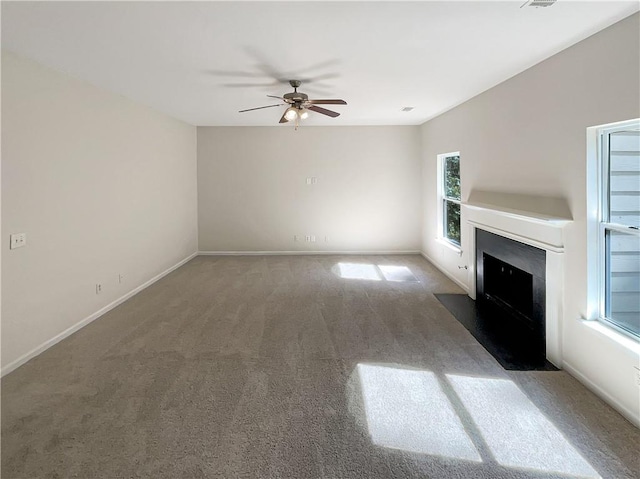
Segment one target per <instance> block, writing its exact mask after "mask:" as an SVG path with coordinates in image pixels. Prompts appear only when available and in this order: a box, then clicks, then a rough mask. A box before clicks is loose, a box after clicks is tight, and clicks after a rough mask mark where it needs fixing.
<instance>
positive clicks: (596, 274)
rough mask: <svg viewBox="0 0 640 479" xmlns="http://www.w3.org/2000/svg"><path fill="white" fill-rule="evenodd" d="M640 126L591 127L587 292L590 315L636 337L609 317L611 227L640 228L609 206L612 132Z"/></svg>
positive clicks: (628, 122)
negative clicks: (614, 216) (620, 219)
mask: <svg viewBox="0 0 640 479" xmlns="http://www.w3.org/2000/svg"><path fill="white" fill-rule="evenodd" d="M635 129H639V130H640V119H633V120H626V121H620V122H616V123H610V124H607V125H601V126H597V127H591V128H588V129H587V175H586V179H587V215H588V217H587V224H588V229H587V252H588V262H587V264H588V269H587V278H588V280H587V283H588V284H587V295H588V310H587V315H586V316H587V317H586V319H592V320H598V321H599V322H601V323H602V324H604V325H606V326H608V327H611V328H613V329H614V330H616V331H618V332H620V333H622V334H624V335H626V336H629V337H631V338H633V339H635V340H636V341H638V340H640V334H637V333H634V332H633V331H630V330H629V329H627V328H625V327H623V326H620V325H619V324H618V323H617V322H616V321H615V320H614V319H612V318H610V317H607V314H606V313H607V304H609V303H610V301H607V298H608V296H609V295H610V294H611V291H610V288H608V281H607V280H608V276H609V275H608V268H609V263H608V262H607V258H608V256H609V255H608V251H607V250H608V244H607V241H606V235H607V231H617V232H621V233H625V234H631V235H634V236H637V237H638V238H640V230H638V229H635V228H631V227H629V226H627V225H622V224H619V223H612V222H611V221H610V208H609V196H610V194H609V192H610V190H609V183H610V174H609V173H610V172H609V164H610V156H611V155H610V154H609V135H611V134H612V133H616V132H620V131H629V130H635Z"/></svg>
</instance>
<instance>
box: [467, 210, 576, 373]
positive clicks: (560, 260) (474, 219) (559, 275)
mask: <svg viewBox="0 0 640 479" xmlns="http://www.w3.org/2000/svg"><path fill="white" fill-rule="evenodd" d="M462 208H463V214H462V217H463V218H464V220H465V224H466V225H467V231H466V233H467V235H466V237H467V238H468V241H469V242H468V262H469V277H468V284H469V296H470V297H471V298H472V299H474V300H475V299H476V244H475V243H476V235H475V229H476V228H478V229H482V230H485V231H489V232H490V233H495V234H497V235H500V236H504V237H506V238H510V239H513V240H515V241H519V242H521V243H524V244H528V245H531V246H534V247H536V248H540V249H543V250H545V251H546V278H545V292H546V301H545V302H546V304H545V310H546V318H545V333H546V351H547V359H548V360H549V361H550V362H551V363H553V364H554V365H555V366H557V367H559V368H561V367H562V320H563V297H564V232H563V228H564V226H565V225H567V224H568V223H570V222H571V221H572V220H571V218H569V217H567V215H562V216H554V215H550V214H545V213H540V212H539V211H527V210H523V209H517V208H511V207H508V206H497V205H491V204H485V203H480V202H467V203H463V204H462Z"/></svg>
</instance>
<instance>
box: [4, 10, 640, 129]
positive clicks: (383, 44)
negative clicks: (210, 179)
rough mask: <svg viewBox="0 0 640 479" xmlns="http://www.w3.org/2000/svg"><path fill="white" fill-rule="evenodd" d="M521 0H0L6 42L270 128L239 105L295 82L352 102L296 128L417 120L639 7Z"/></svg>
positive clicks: (68, 67) (228, 121) (185, 114)
mask: <svg viewBox="0 0 640 479" xmlns="http://www.w3.org/2000/svg"><path fill="white" fill-rule="evenodd" d="M523 2H524V0H507V1H500V2H485V1H475V2H458V1H441V2H435V1H430V2H406V3H405V2H365V1H360V2H331V3H328V2H189V3H187V2H184V3H181V2H135V3H134V2H100V3H97V2H96V3H94V2H42V3H35V2H34V3H32V2H4V1H3V2H2V47H3V48H6V49H8V50H10V51H13V52H15V53H18V54H21V55H24V56H26V57H30V58H32V59H34V60H36V61H38V62H40V63H43V64H45V65H49V66H51V67H53V68H55V69H58V70H61V71H63V72H67V73H69V74H71V75H73V76H76V77H79V78H82V79H85V80H87V81H89V82H91V83H93V84H95V85H99V86H101V87H104V88H106V89H109V90H111V91H114V92H117V93H120V94H122V95H124V96H126V97H129V98H131V99H133V100H136V101H138V102H141V103H143V104H146V105H149V106H151V107H153V108H155V109H157V110H159V111H162V112H165V113H167V114H169V115H171V116H173V117H176V118H179V119H181V120H184V121H186V122H188V123H191V124H194V125H275V124H277V121H278V120H279V118H280V115H281V111H282V110H281V109H280V108H267V109H264V110H258V111H253V112H248V113H238V110H240V109H245V108H251V107H258V106H263V105H269V104H273V103H277V101H278V100H272V99H269V98H267V97H266V95H267V94H272V95H282V94H284V93H286V92H288V91H291V88H290V87H289V85H287V84H284V83H281V82H280V81H279V80H283V79H292V78H295V79H302V80H305V79H309V80H311V81H309V82H306V83H304V84H303V86H302V87H301V88H300V90H301V91H302V92H305V93H307V94H309V96H310V97H311V98H343V99H345V100H346V101H347V102H348V105H347V106H336V107H329V108H332V109H334V110H336V111H339V112H340V113H342V115H341V116H340V117H339V118H335V119H331V118H327V117H323V116H321V115H318V114H312V118H310V119H309V120H306V122H305V123H308V124H311V125H314V124H315V125H415V124H420V123H422V122H424V121H425V120H427V119H429V118H432V117H434V116H436V115H438V114H440V113H442V112H444V111H446V110H448V109H450V108H452V107H453V106H455V105H458V104H460V103H462V102H464V101H465V100H468V99H469V98H471V97H473V96H475V95H477V94H478V93H480V92H482V91H484V90H486V89H488V88H490V87H492V86H494V85H496V84H498V83H500V82H502V81H504V80H506V79H507V78H509V77H511V76H513V75H515V74H517V73H519V72H521V71H523V70H525V69H527V68H528V67H530V66H532V65H534V64H536V63H538V62H540V61H541V60H543V59H545V58H547V57H549V56H551V55H553V54H554V53H557V52H559V51H561V50H563V49H564V48H566V47H568V46H570V45H572V44H574V43H576V42H578V41H580V40H582V39H584V38H586V37H588V36H589V35H591V34H593V33H595V32H597V31H599V30H601V29H603V28H605V27H607V26H609V25H611V24H613V23H615V22H616V21H618V20H621V19H622V18H624V17H626V16H628V15H630V14H632V13H633V12H635V11H637V10H638V2H637V1H625V2H617V1H588V2H576V1H571V0H558V2H557V3H556V4H555V5H553V6H551V7H547V8H532V7H524V8H520V6H521V5H522V3H523ZM596 60H597V59H594V61H596ZM405 106H413V107H415V110H413V111H412V112H410V113H403V112H401V111H400V109H401V108H402V107H405Z"/></svg>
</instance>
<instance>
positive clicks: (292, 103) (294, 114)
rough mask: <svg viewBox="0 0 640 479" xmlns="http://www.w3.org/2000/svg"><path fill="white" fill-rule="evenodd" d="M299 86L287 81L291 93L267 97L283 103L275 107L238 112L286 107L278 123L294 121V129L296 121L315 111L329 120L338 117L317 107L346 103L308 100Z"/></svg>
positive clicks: (341, 101)
mask: <svg viewBox="0 0 640 479" xmlns="http://www.w3.org/2000/svg"><path fill="white" fill-rule="evenodd" d="M300 84H301V81H300V80H289V85H291V86H292V87H293V92H292V93H285V94H284V96H274V95H267V96H268V97H269V98H277V99H278V100H282V101H283V102H284V103H280V104H277V105H267V106H259V107H257V108H249V109H247V110H240V112H239V113H244V112H245V111H253V110H262V109H263V108H273V107H275V106H283V105H288V107H287V109H286V110H285V111H284V113H283V114H282V117H281V118H280V123H287V122H289V121H293V120H295V122H296V127H297V126H298V120H304V119H305V118H307V117H308V116H309V111H315V112H316V113H320V114H322V115H327V116H330V117H331V118H335V117H337V116H340V113H338V112H335V111H331V110H327V109H326V108H322V107H320V106H318V105H346V104H347V102H346V101H344V100H310V99H309V96H308V95H306V94H304V93H300V92H299V91H298V87H299V86H300Z"/></svg>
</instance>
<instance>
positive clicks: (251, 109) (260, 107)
mask: <svg viewBox="0 0 640 479" xmlns="http://www.w3.org/2000/svg"><path fill="white" fill-rule="evenodd" d="M274 106H282V105H267V106H259V107H258V108H248V109H246V110H240V111H239V112H238V113H244V112H245V111H253V110H262V109H263V108H272V107H274Z"/></svg>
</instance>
